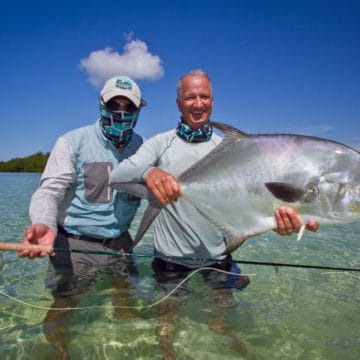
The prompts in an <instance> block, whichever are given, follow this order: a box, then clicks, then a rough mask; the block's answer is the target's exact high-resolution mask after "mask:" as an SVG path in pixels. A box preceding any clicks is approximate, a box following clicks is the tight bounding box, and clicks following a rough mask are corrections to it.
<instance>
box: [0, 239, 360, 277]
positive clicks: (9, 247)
mask: <svg viewBox="0 0 360 360" xmlns="http://www.w3.org/2000/svg"><path fill="white" fill-rule="evenodd" d="M23 250H36V251H38V250H41V251H45V252H46V253H47V254H51V253H52V252H53V251H54V252H67V253H81V254H95V255H113V256H129V257H137V258H151V259H155V258H158V259H162V260H190V261H198V262H200V263H201V262H203V263H204V264H209V263H210V262H212V263H217V262H219V259H214V258H202V259H200V258H193V257H179V256H162V255H159V254H153V255H150V254H139V253H125V252H123V251H109V250H80V249H64V248H57V247H52V246H50V245H32V244H23V243H4V242H0V251H23ZM221 261H222V262H227V263H236V264H246V265H261V266H274V267H293V268H302V269H317V270H334V271H354V272H360V268H352V267H337V266H325V265H310V264H293V263H284V262H264V261H253V260H236V259H231V260H230V259H229V260H226V259H224V260H221Z"/></svg>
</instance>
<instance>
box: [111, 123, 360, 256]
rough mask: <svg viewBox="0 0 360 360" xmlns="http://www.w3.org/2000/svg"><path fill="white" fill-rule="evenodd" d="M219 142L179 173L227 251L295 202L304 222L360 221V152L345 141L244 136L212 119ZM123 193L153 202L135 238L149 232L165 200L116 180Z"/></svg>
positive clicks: (265, 228)
mask: <svg viewBox="0 0 360 360" xmlns="http://www.w3.org/2000/svg"><path fill="white" fill-rule="evenodd" d="M210 124H211V125H212V126H213V127H215V128H217V129H219V130H221V131H222V133H223V134H224V137H223V140H222V141H221V143H220V144H219V145H218V146H216V147H215V148H214V149H213V150H212V151H211V152H210V153H209V154H207V155H206V156H205V157H203V158H202V159H200V160H199V161H198V162H196V163H195V164H194V165H193V166H191V167H190V168H189V169H187V170H186V171H185V172H184V173H182V174H181V175H180V176H179V177H178V180H179V182H180V185H181V189H182V196H183V197H184V199H186V200H187V201H189V202H191V203H192V204H193V206H195V207H196V208H197V209H198V211H199V212H201V213H202V214H203V215H204V216H205V217H206V218H208V219H209V221H211V222H212V223H213V224H215V225H216V226H217V227H218V228H219V229H220V230H221V231H222V232H223V234H224V236H225V237H226V239H227V248H226V251H225V253H230V252H232V251H234V250H235V249H236V248H238V247H239V246H240V245H241V244H242V243H243V241H244V240H245V239H246V238H248V237H250V236H254V235H258V234H261V233H264V232H266V231H268V230H272V229H274V228H275V226H276V224H275V219H274V211H275V210H276V209H278V208H279V207H280V206H287V207H291V208H293V209H294V210H295V211H296V212H297V213H298V215H299V217H300V219H301V221H302V222H303V223H304V224H305V223H306V222H307V221H308V220H309V219H314V220H315V221H317V222H318V223H319V224H342V223H347V222H353V221H357V220H359V219H360V153H359V152H358V151H356V150H354V149H352V148H350V147H348V146H346V145H343V144H340V143H337V142H334V141H330V140H325V139H321V138H316V137H310V136H303V135H291V134H246V133H243V132H242V131H240V130H238V129H235V128H233V127H231V126H229V125H226V124H221V123H216V122H210ZM112 186H113V187H114V188H115V189H117V190H119V191H125V192H129V193H132V194H134V195H136V196H140V197H142V198H147V199H148V200H149V206H148V208H147V210H146V211H145V213H144V216H143V219H142V221H141V224H140V226H139V228H138V231H137V234H136V236H135V239H134V246H135V245H136V244H137V243H138V241H139V240H140V239H141V237H142V236H143V235H144V233H145V232H146V230H147V229H148V227H149V226H150V225H151V223H152V221H153V220H154V219H155V218H156V216H157V214H158V213H159V212H160V211H161V210H162V207H161V205H160V204H159V202H157V200H156V199H155V198H154V196H153V195H152V193H151V192H150V191H149V190H148V189H147V187H146V185H145V184H140V183H115V184H113V185H112Z"/></svg>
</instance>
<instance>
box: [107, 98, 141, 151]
mask: <svg viewBox="0 0 360 360" xmlns="http://www.w3.org/2000/svg"><path fill="white" fill-rule="evenodd" d="M100 115H101V117H100V128H101V130H102V132H103V134H104V135H105V136H106V138H107V139H109V140H110V141H111V142H112V143H113V144H114V146H115V147H116V148H118V147H122V148H123V147H125V146H126V145H127V144H128V143H129V142H130V140H131V138H132V135H133V129H134V128H135V126H136V122H137V119H138V117H139V111H137V112H131V113H130V112H127V111H115V110H111V109H109V108H107V107H106V105H105V104H104V102H103V101H102V100H100Z"/></svg>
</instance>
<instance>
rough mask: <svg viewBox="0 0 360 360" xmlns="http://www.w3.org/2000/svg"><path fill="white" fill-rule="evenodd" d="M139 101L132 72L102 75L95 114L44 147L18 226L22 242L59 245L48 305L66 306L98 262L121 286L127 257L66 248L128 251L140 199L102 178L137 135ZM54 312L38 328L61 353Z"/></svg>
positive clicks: (31, 253)
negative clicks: (46, 152)
mask: <svg viewBox="0 0 360 360" xmlns="http://www.w3.org/2000/svg"><path fill="white" fill-rule="evenodd" d="M144 105H145V102H144V100H143V99H142V97H141V92H140V89H139V87H138V85H137V84H136V83H135V82H134V81H133V80H132V79H130V78H128V77H126V76H117V77H114V78H111V79H109V80H108V81H107V82H106V83H105V85H104V87H103V89H102V90H101V92H100V119H99V120H98V121H97V122H96V123H95V124H92V125H89V126H85V127H82V128H79V129H75V130H73V131H70V132H68V133H66V134H65V135H63V136H61V137H60V138H59V139H58V140H57V142H56V144H55V146H54V148H53V150H52V152H51V154H50V157H49V160H48V162H47V165H46V168H45V170H44V173H43V174H42V177H41V181H40V186H39V188H38V189H37V190H36V191H35V193H34V194H33V196H32V199H31V204H30V218H31V222H32V225H31V226H29V227H28V228H27V229H26V230H25V236H24V238H23V243H24V244H37V245H48V246H51V247H56V248H59V249H64V250H65V251H64V252H60V251H59V252H56V253H55V252H53V253H52V254H51V255H52V256H50V264H49V265H50V269H51V270H52V271H53V272H56V273H57V274H61V277H60V280H59V281H58V282H57V283H56V285H55V288H54V291H53V293H54V296H55V303H54V304H53V307H63V306H68V305H70V306H71V307H73V306H74V305H75V304H76V303H77V299H76V298H74V295H77V294H80V293H82V292H84V291H86V290H87V289H88V287H89V286H90V284H91V283H92V282H93V281H94V279H95V277H96V276H97V272H98V270H101V271H108V272H111V273H112V275H114V276H115V277H116V279H117V280H116V281H117V282H118V283H120V284H122V286H125V287H126V286H129V284H128V283H127V282H126V281H125V280H123V277H126V276H127V275H128V273H129V272H131V270H133V264H132V263H131V261H129V260H128V259H126V258H125V257H123V256H111V255H102V254H99V255H96V254H93V253H81V252H71V251H72V250H74V249H75V250H76V251H84V252H86V251H89V250H90V251H92V252H94V253H95V252H97V251H98V252H101V251H106V250H108V249H110V250H114V251H117V252H118V251H123V252H124V253H128V252H129V249H130V248H131V245H132V239H131V236H130V234H129V232H128V229H129V227H130V224H131V222H132V220H133V218H134V216H135V214H136V211H137V208H138V207H139V204H140V201H139V199H137V198H135V197H133V196H130V195H128V194H125V193H122V194H119V193H117V192H116V191H113V190H112V189H111V188H110V187H109V186H108V179H109V174H110V172H111V170H112V169H113V168H114V167H115V166H117V165H118V164H119V163H120V162H121V161H123V160H124V159H126V158H128V157H129V156H131V155H133V154H134V153H135V152H136V151H137V149H138V148H139V147H140V145H141V144H142V143H143V139H142V137H141V136H139V135H138V134H136V133H135V132H134V128H135V125H136V122H137V120H138V117H139V114H140V110H141V108H142V107H143V106H144ZM46 255H47V254H46V253H45V252H44V251H41V250H24V251H20V252H19V256H20V257H22V258H24V257H28V258H30V259H34V258H36V257H44V256H46ZM66 296H69V297H66ZM60 316H61V317H64V314H59V313H56V312H51V311H50V312H49V313H48V315H47V318H46V320H45V324H44V331H45V334H46V336H47V338H48V340H49V341H50V342H51V343H52V344H53V345H54V346H56V347H57V349H58V352H59V353H62V352H64V353H65V352H66V349H65V345H64V343H63V342H62V340H61V339H60V336H61V332H62V331H63V325H62V324H60V325H59V322H57V321H58V320H59V319H60ZM65 316H66V317H68V316H69V314H68V313H67V314H66V315H65ZM64 356H65V355H64Z"/></svg>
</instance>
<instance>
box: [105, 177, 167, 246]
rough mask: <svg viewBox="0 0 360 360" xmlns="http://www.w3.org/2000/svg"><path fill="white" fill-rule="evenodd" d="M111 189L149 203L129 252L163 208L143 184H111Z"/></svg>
mask: <svg viewBox="0 0 360 360" xmlns="http://www.w3.org/2000/svg"><path fill="white" fill-rule="evenodd" d="M111 187H113V188H114V189H115V190H117V191H119V192H127V193H129V194H132V195H135V196H137V197H139V198H141V199H146V200H148V201H149V205H148V207H147V208H146V210H145V212H144V215H143V217H142V219H141V222H140V225H139V227H138V229H137V232H136V235H135V238H134V242H133V244H132V246H131V249H130V251H132V250H133V248H134V247H135V246H136V245H137V244H138V242H139V241H140V240H141V238H142V237H143V236H144V234H145V233H146V231H147V229H148V228H149V227H150V225H151V224H152V223H153V221H154V220H155V218H156V217H157V216H158V214H159V212H160V211H161V209H162V208H163V206H162V205H161V204H160V203H159V201H158V200H157V199H156V197H155V196H154V194H153V193H152V191H151V190H149V188H148V187H147V186H146V184H145V183H136V182H133V183H131V182H118V183H113V184H112V185H111Z"/></svg>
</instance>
